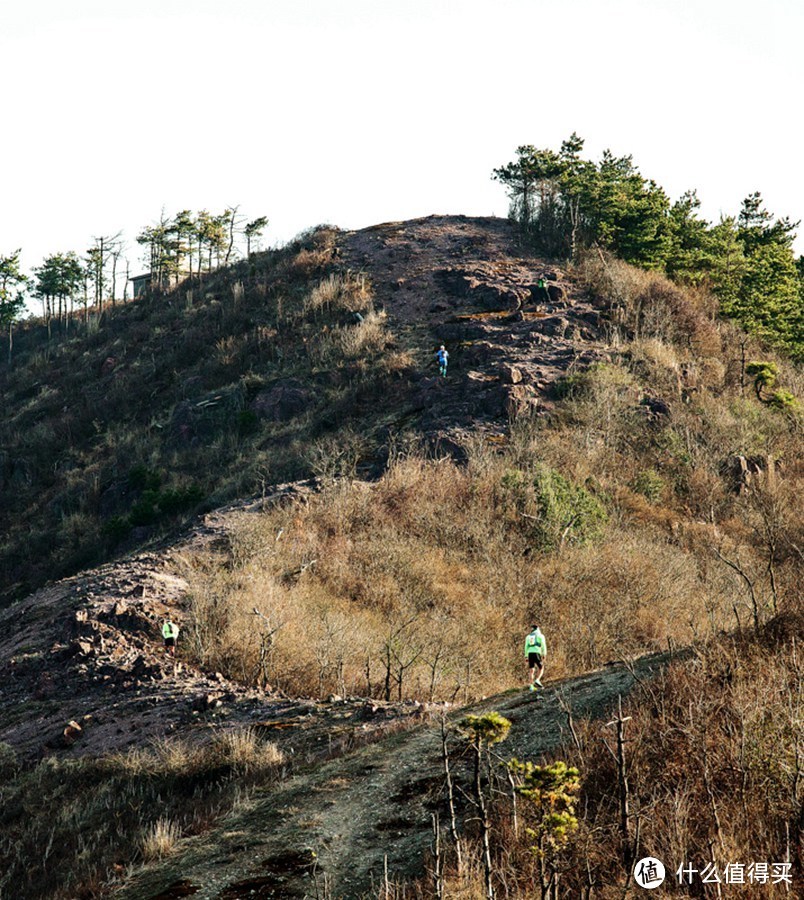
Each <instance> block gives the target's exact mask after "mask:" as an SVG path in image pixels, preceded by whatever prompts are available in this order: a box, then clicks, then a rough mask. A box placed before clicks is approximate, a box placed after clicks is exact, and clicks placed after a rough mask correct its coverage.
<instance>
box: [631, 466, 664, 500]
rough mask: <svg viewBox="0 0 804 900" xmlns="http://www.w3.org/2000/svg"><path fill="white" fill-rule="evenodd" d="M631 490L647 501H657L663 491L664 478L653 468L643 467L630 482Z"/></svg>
mask: <svg viewBox="0 0 804 900" xmlns="http://www.w3.org/2000/svg"><path fill="white" fill-rule="evenodd" d="M631 490H632V491H634V492H635V493H637V494H642V496H643V497H644V498H645V499H646V500H647V501H648V502H649V503H657V502H658V501H659V500H660V499H661V497H662V492H663V491H664V479H663V478H662V476H661V475H659V473H658V472H656V471H655V470H654V469H643V470H642V471H641V472H640V473H639V474H638V475H637V476H636V478H635V479H634V480H633V481H632V482H631Z"/></svg>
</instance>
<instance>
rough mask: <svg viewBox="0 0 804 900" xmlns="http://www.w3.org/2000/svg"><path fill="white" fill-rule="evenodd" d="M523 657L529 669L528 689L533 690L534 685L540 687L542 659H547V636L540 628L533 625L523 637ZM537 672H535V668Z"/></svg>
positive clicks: (542, 669)
mask: <svg viewBox="0 0 804 900" xmlns="http://www.w3.org/2000/svg"><path fill="white" fill-rule="evenodd" d="M525 659H527V661H528V668H529V669H530V690H532V691H535V690H536V685H537V684H538V685H539V687H542V674H543V672H544V661H545V660H546V659H547V638H546V637H545V636H544V635H543V634H542V631H541V628H539V626H538V625H534V626H533V629H532V630H531V632H530V634H529V635H528V636H527V637H526V638H525ZM537 669H538V670H539V674H538V675H537V674H536V670H537Z"/></svg>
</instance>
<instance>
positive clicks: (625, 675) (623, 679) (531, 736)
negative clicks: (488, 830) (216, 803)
mask: <svg viewBox="0 0 804 900" xmlns="http://www.w3.org/2000/svg"><path fill="white" fill-rule="evenodd" d="M670 659H671V657H670V656H669V655H664V656H654V657H650V658H644V659H641V660H638V661H637V662H636V663H635V664H634V665H633V667H626V666H624V665H621V664H620V665H613V666H611V667H609V668H607V669H605V670H603V671H600V672H594V673H591V674H589V675H587V676H584V677H582V678H575V679H571V680H567V681H564V682H558V683H554V684H551V685H549V687H548V688H547V689H546V690H545V691H544V692H542V693H540V694H538V695H532V694H529V693H527V692H523V691H522V690H521V689H520V690H515V691H511V692H509V693H508V694H506V695H502V696H499V697H493V698H489V699H488V700H486V701H484V702H483V703H482V704H479V705H476V706H473V707H471V708H467V709H464V710H462V711H461V713H460V714H453V715H452V716H450V721H451V723H452V724H454V722H455V721H456V720H457V718H458V716H459V715H464V714H466V713H475V714H482V713H484V712H488V711H490V710H496V711H498V712H500V713H501V714H502V715H504V716H506V717H507V718H508V719H509V720H510V721H511V723H512V728H511V732H510V735H509V737H508V739H507V740H506V742H505V744H504V746H503V748H502V749H503V752H504V753H505V754H506V755H507V756H516V757H517V758H519V759H538V758H539V757H540V756H541V755H542V754H544V753H546V752H548V751H550V750H552V749H555V748H557V747H558V746H559V745H560V744H562V743H563V742H565V741H568V740H569V739H570V734H569V716H570V715H571V716H573V717H577V718H580V717H591V718H597V717H601V716H603V715H605V714H606V713H607V712H609V711H610V710H611V708H612V706H614V705H616V702H617V698H618V697H621V696H625V695H627V694H628V693H629V691H630V690H631V689H632V688H633V687H634V685H635V684H636V683H637V681H638V680H639V681H644V680H646V679H650V678H651V677H653V676H654V675H655V674H656V672H657V671H659V670H660V669H661V668H662V667H663V666H664V665H666V664H667V663H668V662H669V661H670ZM441 740H442V739H441V728H440V725H439V724H437V723H436V722H431V723H430V724H428V725H423V726H420V727H418V728H416V729H415V730H413V731H408V732H405V733H403V734H400V735H396V736H393V737H389V738H386V739H384V740H383V741H381V742H379V743H376V744H373V745H372V746H370V747H367V748H364V749H362V750H359V751H357V752H356V753H354V754H352V755H350V756H348V757H346V758H343V759H337V760H334V761H333V762H330V763H326V764H324V765H322V766H320V767H319V768H317V769H316V770H315V771H314V772H312V773H308V774H301V775H298V776H296V777H294V778H291V779H290V780H289V781H287V782H285V783H284V784H282V785H280V786H279V787H278V788H276V789H275V790H274V791H272V792H271V791H269V792H266V793H265V795H264V796H257V797H255V798H254V800H252V801H251V802H249V803H247V804H246V805H245V808H244V809H242V810H239V811H238V812H237V813H236V814H234V815H233V816H231V817H229V818H227V819H226V820H225V821H224V822H221V823H220V825H219V827H218V828H216V829H215V830H214V831H212V832H210V833H209V834H205V835H203V836H201V837H199V838H195V839H191V840H188V841H186V842H185V843H184V844H183V846H182V848H181V852H180V854H179V855H178V856H177V857H176V858H174V859H171V860H165V861H162V862H161V863H160V864H159V865H158V866H155V867H151V868H149V869H148V870H146V871H145V872H143V873H142V874H139V875H137V876H136V877H134V878H133V879H132V883H131V884H130V885H127V886H126V887H125V888H123V889H122V890H121V891H120V892H119V894H118V895H117V896H120V897H121V898H126V900H166V898H168V897H177V896H193V897H196V898H198V900H215V898H220V900H223V898H227V900H234V898H245V897H259V898H266V900H267V898H288V900H290V898H303V897H312V896H318V895H321V894H322V893H323V891H324V885H326V886H327V889H328V890H329V891H330V892H331V893H330V894H327V896H332V897H344V898H357V897H361V896H363V895H364V894H368V892H369V891H370V890H371V888H372V886H374V887H375V888H377V887H378V886H379V885H380V884H381V883H382V879H383V871H384V868H385V865H386V862H385V860H386V858H387V868H388V872H389V876H390V877H391V878H392V879H396V878H398V877H405V876H407V877H411V876H416V875H419V874H421V872H422V870H423V864H424V859H425V854H426V853H427V851H428V849H429V848H430V845H431V842H432V819H431V817H432V814H433V813H434V812H438V813H439V814H440V816H441V819H442V821H447V820H448V815H449V812H448V808H447V800H446V794H445V779H444V764H443V757H442V751H441ZM453 752H455V751H454V750H453ZM456 756H457V754H456ZM453 766H454V767H455V770H456V773H459V774H458V778H459V780H460V781H461V782H463V783H464V785H465V786H467V787H468V785H467V784H466V782H468V779H469V767H468V766H467V765H466V762H465V761H460V760H459V759H454V760H453ZM459 802H460V805H461V808H463V804H464V801H462V800H460V801H459ZM317 892H319V893H317Z"/></svg>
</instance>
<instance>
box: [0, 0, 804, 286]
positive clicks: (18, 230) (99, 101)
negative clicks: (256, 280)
mask: <svg viewBox="0 0 804 900" xmlns="http://www.w3.org/2000/svg"><path fill="white" fill-rule="evenodd" d="M802 40H804V3H801V0H763V2H761V3H760V2H759V0H750V2H748V0H493V2H491V0H463V2H458V0H454V2H451V0H228V2H225V0H15V2H14V0H0V90H1V91H2V113H3V115H2V121H3V129H2V134H0V177H1V178H2V181H1V182H0V184H1V185H2V189H1V192H0V254H4V253H8V252H11V251H12V250H14V249H16V248H17V247H22V248H23V262H24V264H25V266H26V267H28V268H30V267H32V266H34V265H38V264H39V263H40V262H41V259H42V257H43V256H45V255H46V254H49V253H53V252H61V251H67V250H71V249H74V250H76V251H78V252H83V251H84V250H86V248H87V247H88V246H89V244H90V241H91V238H92V236H94V235H100V234H110V233H113V232H116V231H118V230H121V229H122V230H123V231H124V232H125V234H126V236H127V238H128V241H129V246H130V250H129V255H130V258H131V260H132V266H131V267H132V270H133V271H134V270H136V271H139V270H140V269H141V263H140V257H141V253H140V248H139V247H138V246H137V245H136V244H135V243H134V237H135V235H136V233H137V231H138V230H139V229H141V228H142V227H143V226H145V225H147V224H149V223H151V222H152V221H154V220H155V219H156V218H158V216H159V213H160V211H161V209H162V208H163V207H164V209H165V211H166V212H167V213H168V214H169V215H172V214H174V213H175V212H177V211H178V210H180V209H184V208H190V209H193V210H198V209H202V208H207V209H210V210H211V211H213V212H218V211H222V210H223V208H224V207H226V206H227V205H231V204H236V203H239V204H240V205H241V211H242V212H243V213H244V214H245V215H246V216H248V217H250V218H253V217H256V216H258V215H267V216H268V217H269V219H270V226H269V230H268V231H267V232H266V241H267V243H269V244H273V243H277V242H282V241H285V240H287V239H288V238H290V237H291V236H293V235H294V234H295V233H297V232H298V231H300V230H301V229H303V228H306V227H308V226H310V225H314V224H317V223H320V222H331V223H333V224H336V225H340V226H342V227H347V228H352V227H362V226H366V225H371V224H375V223H377V222H382V221H388V220H394V219H402V218H410V217H415V216H422V215H429V214H430V213H465V214H469V215H473V214H478V215H489V214H497V215H505V214H506V212H507V202H506V198H505V194H504V191H503V189H502V187H501V186H500V185H498V184H496V183H494V182H492V181H491V179H490V175H491V170H492V168H493V167H495V166H498V165H501V164H503V163H505V162H507V161H508V160H510V159H512V158H513V156H514V151H515V148H516V147H517V146H518V145H519V144H523V143H528V144H535V145H536V146H539V147H552V148H556V149H557V148H558V146H559V145H560V143H561V141H562V140H563V139H564V138H566V137H568V136H569V134H570V133H571V132H572V131H577V132H578V133H579V134H580V135H581V136H582V137H584V138H586V141H587V143H586V148H585V155H587V156H590V157H592V158H594V159H597V158H599V155H600V153H601V152H602V150H603V149H604V148H606V147H610V148H611V149H612V150H613V151H614V152H615V153H617V154H625V153H631V154H633V156H634V161H635V162H636V164H637V165H638V166H639V168H640V170H641V171H642V173H643V175H645V176H647V177H650V178H653V179H655V180H656V181H657V182H658V183H659V184H660V185H662V186H663V187H664V188H665V190H667V191H668V193H669V194H670V195H671V197H672V198H673V199H675V198H676V197H678V195H679V194H681V193H682V192H683V191H684V190H686V189H688V188H692V187H696V188H697V189H698V192H699V195H700V197H701V199H702V201H703V205H704V206H703V211H704V214H705V215H706V216H707V217H708V218H710V219H716V218H717V216H718V215H719V214H720V212H721V211H722V212H724V213H736V212H737V211H738V210H739V207H740V203H741V201H742V199H743V197H745V196H746V195H747V194H748V193H750V192H751V191H754V190H759V191H761V192H762V194H763V197H764V198H765V201H766V205H767V206H768V208H769V209H770V210H771V211H772V212H774V213H775V214H776V215H789V216H790V217H791V218H792V219H794V220H796V219H799V218H804V179H802V178H801V175H800V171H801V160H800V151H801V137H802V124H801V122H802V118H801V109H800V96H799V94H800V77H801V60H802V51H801V43H802ZM797 247H798V252H804V239H802V238H799V241H798V244H797Z"/></svg>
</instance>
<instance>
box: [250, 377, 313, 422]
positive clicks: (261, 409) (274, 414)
mask: <svg viewBox="0 0 804 900" xmlns="http://www.w3.org/2000/svg"><path fill="white" fill-rule="evenodd" d="M312 399H313V394H312V391H310V390H309V389H308V388H305V387H304V385H302V384H301V383H300V382H298V381H294V380H291V379H289V380H288V381H283V382H280V383H279V384H277V385H274V387H272V388H271V389H270V390H267V391H261V392H260V393H259V394H257V396H256V397H255V398H254V400H253V401H252V403H251V410H252V412H254V413H256V415H258V416H259V417H260V418H261V419H268V420H269V421H272V422H288V421H290V419H292V418H293V417H294V416H297V415H299V414H300V413H303V412H304V411H305V410H306V409H307V407H308V406H309V405H310V403H311V401H312Z"/></svg>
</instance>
